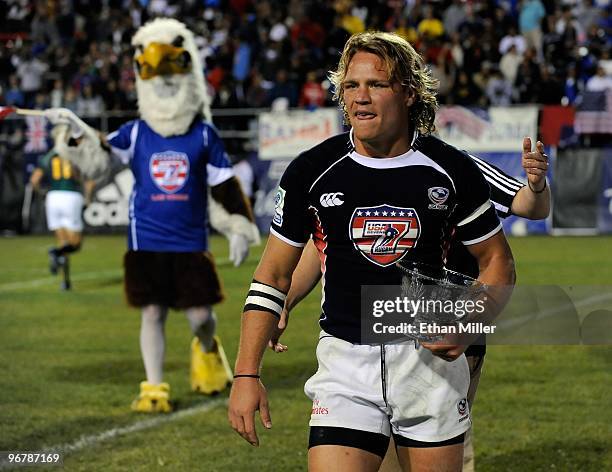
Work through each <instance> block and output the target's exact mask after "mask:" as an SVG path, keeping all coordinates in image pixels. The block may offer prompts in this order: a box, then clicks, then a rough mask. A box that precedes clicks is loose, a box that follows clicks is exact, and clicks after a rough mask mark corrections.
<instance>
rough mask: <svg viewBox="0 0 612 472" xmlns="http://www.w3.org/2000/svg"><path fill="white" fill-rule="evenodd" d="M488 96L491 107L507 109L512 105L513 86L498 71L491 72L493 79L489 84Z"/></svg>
mask: <svg viewBox="0 0 612 472" xmlns="http://www.w3.org/2000/svg"><path fill="white" fill-rule="evenodd" d="M486 95H487V99H488V101H489V105H491V106H497V107H502V106H503V107H506V106H509V105H511V104H512V85H511V84H510V83H509V82H508V81H507V80H506V79H504V76H503V75H502V74H501V72H500V71H499V70H497V69H494V70H492V71H491V78H490V79H489V81H488V82H487V88H486Z"/></svg>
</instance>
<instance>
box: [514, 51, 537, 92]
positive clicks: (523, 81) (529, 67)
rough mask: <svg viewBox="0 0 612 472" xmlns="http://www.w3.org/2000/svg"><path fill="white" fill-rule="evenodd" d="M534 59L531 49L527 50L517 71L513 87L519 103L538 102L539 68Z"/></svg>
mask: <svg viewBox="0 0 612 472" xmlns="http://www.w3.org/2000/svg"><path fill="white" fill-rule="evenodd" d="M534 57H535V53H534V52H533V49H528V50H527V52H526V53H525V56H523V61H522V62H521V64H520V65H519V67H518V70H517V75H516V82H515V83H514V85H515V87H516V92H517V94H518V101H519V102H520V103H533V102H537V100H538V95H539V92H540V90H539V87H540V68H539V67H538V64H537V63H536V61H535V59H534Z"/></svg>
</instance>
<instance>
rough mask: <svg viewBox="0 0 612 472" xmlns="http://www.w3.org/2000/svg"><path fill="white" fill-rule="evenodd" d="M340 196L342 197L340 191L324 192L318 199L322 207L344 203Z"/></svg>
mask: <svg viewBox="0 0 612 472" xmlns="http://www.w3.org/2000/svg"><path fill="white" fill-rule="evenodd" d="M342 197H344V194H343V193H342V192H335V193H324V194H323V195H321V198H319V201H320V202H321V205H323V206H324V207H332V206H340V205H342V204H343V203H344V200H342Z"/></svg>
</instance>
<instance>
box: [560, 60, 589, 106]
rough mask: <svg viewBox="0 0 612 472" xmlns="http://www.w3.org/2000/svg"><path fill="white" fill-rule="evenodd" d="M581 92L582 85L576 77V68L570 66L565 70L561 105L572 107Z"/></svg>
mask: <svg viewBox="0 0 612 472" xmlns="http://www.w3.org/2000/svg"><path fill="white" fill-rule="evenodd" d="M583 90H584V83H583V82H582V81H581V80H579V79H578V77H577V76H576V66H574V65H573V64H572V65H570V66H569V67H568V68H567V73H566V78H565V86H564V96H563V98H562V99H561V103H562V104H563V105H573V104H574V102H575V101H576V99H577V98H578V96H579V95H580V94H581V93H582V91H583Z"/></svg>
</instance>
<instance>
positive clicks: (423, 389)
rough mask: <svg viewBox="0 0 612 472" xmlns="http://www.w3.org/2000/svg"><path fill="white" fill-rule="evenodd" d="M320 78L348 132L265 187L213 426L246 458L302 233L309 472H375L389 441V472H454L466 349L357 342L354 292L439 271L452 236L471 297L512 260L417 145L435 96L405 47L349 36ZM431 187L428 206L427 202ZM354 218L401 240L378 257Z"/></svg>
mask: <svg viewBox="0 0 612 472" xmlns="http://www.w3.org/2000/svg"><path fill="white" fill-rule="evenodd" d="M332 80H333V82H334V85H335V86H336V94H337V97H336V98H337V99H338V100H339V102H340V105H341V106H342V107H343V111H344V113H345V118H346V119H347V121H348V122H349V123H350V125H351V131H350V132H349V133H344V134H341V135H339V136H336V137H333V138H330V139H328V140H326V141H324V142H323V143H321V144H320V145H318V146H316V147H314V148H312V149H310V150H309V151H306V152H304V153H302V154H301V155H300V156H298V157H297V158H296V159H295V160H294V161H293V162H292V163H291V164H290V165H289V167H288V168H287V170H286V172H285V174H284V175H283V177H282V179H281V182H280V186H279V190H278V193H277V197H276V209H275V215H274V219H273V222H272V227H271V230H270V232H271V234H270V237H269V239H268V243H267V247H266V250H265V251H264V254H263V256H262V259H261V261H260V263H259V266H258V267H257V269H256V271H255V274H254V280H253V283H252V285H251V288H250V290H249V293H248V295H247V300H246V305H245V310H244V314H243V317H242V327H241V337H240V347H239V351H238V357H237V360H236V366H235V375H234V379H235V380H234V384H233V387H232V392H231V394H230V402H229V410H228V418H229V421H230V423H231V425H232V427H233V428H234V429H235V430H236V431H237V432H238V433H239V434H240V435H241V436H242V437H243V438H244V439H245V440H247V441H248V442H250V443H251V444H253V445H258V444H259V439H258V437H257V434H256V432H255V426H254V414H255V411H257V410H259V411H260V416H261V420H262V423H263V424H264V426H265V427H267V428H269V427H271V426H272V422H271V418H270V412H269V407H268V401H267V394H266V390H265V387H264V385H263V383H262V382H261V379H260V367H261V360H262V356H263V352H264V350H265V348H266V345H267V343H268V341H269V340H270V339H271V337H272V335H273V333H274V330H275V328H276V325H277V324H278V319H279V317H280V315H281V312H282V309H283V305H284V302H285V299H286V293H287V292H288V290H289V287H290V285H291V277H292V273H293V271H294V269H295V267H296V265H297V263H298V261H299V258H300V256H301V253H302V250H303V248H304V246H305V245H306V243H307V241H308V240H309V238H310V235H311V234H312V235H313V239H314V243H315V246H316V248H317V250H318V251H319V253H320V257H321V259H322V264H323V267H324V269H323V273H324V274H325V284H324V286H323V304H322V311H323V313H322V315H321V318H320V321H319V323H320V326H321V328H322V331H321V335H320V338H319V345H318V347H317V360H318V362H319V369H318V370H317V373H316V374H315V375H314V376H313V377H311V378H310V379H309V380H308V382H307V383H306V386H305V392H306V394H307V395H308V396H309V397H310V398H311V399H312V400H313V410H312V415H311V420H310V440H309V453H308V462H309V469H310V470H314V471H318V470H356V471H370V470H372V471H373V470H378V468H379V467H380V465H381V462H382V459H383V457H384V455H385V452H386V450H387V447H388V444H389V437H390V436H391V435H393V437H394V440H395V443H396V445H397V446H398V455H399V457H400V462H401V464H402V465H404V466H405V467H408V466H410V468H411V470H413V471H416V470H447V471H457V470H461V465H462V458H463V441H464V434H465V432H466V431H467V430H468V429H469V426H470V418H469V408H467V400H466V397H467V393H468V386H469V368H468V364H467V361H466V358H465V356H464V355H463V351H464V350H465V349H466V348H467V346H465V345H460V344H456V345H452V344H429V345H422V344H421V345H417V344H416V343H413V342H405V343H400V344H393V345H386V344H382V345H370V344H363V343H361V334H360V328H361V327H360V303H359V300H360V289H361V286H362V285H376V284H385V285H399V284H400V282H401V273H400V272H399V271H398V270H397V268H396V267H394V265H395V263H396V262H397V261H399V260H400V259H404V260H410V261H413V262H420V263H425V264H430V265H437V266H442V264H443V263H444V250H443V248H444V247H445V245H447V244H448V243H449V242H450V240H451V230H452V229H453V228H456V231H455V235H454V237H455V238H457V239H458V240H459V241H461V242H462V243H463V244H464V245H465V246H467V248H468V250H469V252H470V254H472V256H473V257H475V258H476V260H477V262H478V266H479V269H480V270H479V275H478V279H479V280H480V281H481V282H483V283H485V284H487V285H490V286H509V285H510V286H511V285H512V284H513V283H514V278H515V275H514V264H513V258H512V254H511V251H510V248H509V246H508V244H507V241H506V239H505V236H504V234H503V231H501V224H500V222H499V220H498V217H497V214H496V212H495V207H494V206H493V205H492V203H491V201H490V199H489V193H490V190H489V186H488V185H487V183H486V181H485V179H484V177H483V175H482V173H481V172H480V171H479V170H478V167H477V166H476V164H474V162H473V161H472V159H470V157H469V156H468V155H467V154H466V153H464V152H461V151H459V150H457V149H455V148H453V147H452V146H450V145H448V144H446V143H444V142H443V141H441V140H439V139H437V138H435V137H433V136H432V135H431V131H432V130H433V121H434V117H435V109H436V106H437V103H436V98H435V89H436V83H435V81H434V80H433V78H432V77H431V76H430V74H429V71H428V70H427V69H426V67H425V65H424V63H423V61H422V59H421V57H420V56H419V55H418V54H417V53H416V52H415V51H414V49H413V48H412V46H410V44H409V43H408V42H407V41H405V40H404V39H402V38H400V37H399V36H397V35H394V34H390V33H371V32H368V33H361V34H357V35H354V36H352V37H351V39H350V40H349V41H348V42H347V44H346V46H345V49H344V51H343V54H342V57H341V58H340V62H339V65H338V68H337V70H336V71H335V72H334V73H332ZM431 189H435V190H436V191H437V193H438V195H442V196H443V198H442V200H443V201H442V202H440V199H437V200H438V202H437V203H436V204H435V205H432V200H431V198H430V195H429V191H430V190H431ZM367 217H376V218H377V221H379V222H384V223H386V224H387V226H388V227H390V228H399V227H402V228H407V227H409V228H410V230H409V231H402V232H399V233H398V234H399V236H398V237H397V238H390V239H389V241H386V240H385V242H384V244H383V246H384V247H383V246H379V245H376V244H373V243H372V241H371V239H372V238H371V237H370V235H369V234H368V233H367V232H366V231H364V227H365V225H366V224H367V221H368V220H367ZM505 301H506V299H501V298H499V299H497V300H495V304H494V305H496V306H495V307H491V308H490V310H491V311H495V310H499V309H501V307H503V305H504V303H505ZM442 357H444V359H443V358H442ZM451 360H452V362H448V361H451ZM407 392H409V393H407Z"/></svg>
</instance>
